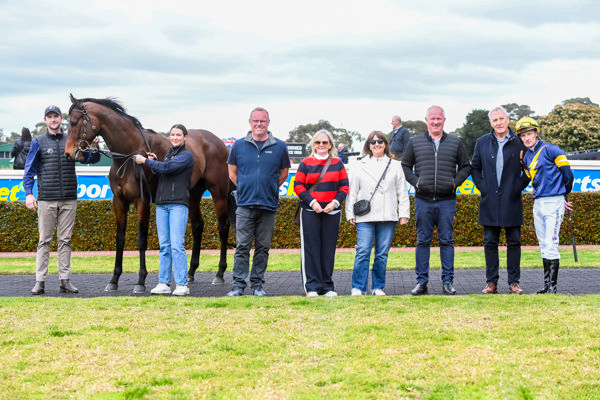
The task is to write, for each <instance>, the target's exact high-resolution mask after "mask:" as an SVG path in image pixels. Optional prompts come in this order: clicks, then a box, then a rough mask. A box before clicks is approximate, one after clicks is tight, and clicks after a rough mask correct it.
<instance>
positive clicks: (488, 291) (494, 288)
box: [481, 282, 498, 294]
mask: <svg viewBox="0 0 600 400" xmlns="http://www.w3.org/2000/svg"><path fill="white" fill-rule="evenodd" d="M481 293H483V294H493V293H498V287H497V286H496V285H494V284H493V283H489V282H488V284H487V285H486V286H485V288H484V289H483V290H482V291H481Z"/></svg>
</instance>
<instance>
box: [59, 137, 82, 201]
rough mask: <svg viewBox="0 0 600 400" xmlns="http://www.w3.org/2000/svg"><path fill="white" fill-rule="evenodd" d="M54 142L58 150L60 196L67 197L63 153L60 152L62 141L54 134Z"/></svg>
mask: <svg viewBox="0 0 600 400" xmlns="http://www.w3.org/2000/svg"><path fill="white" fill-rule="evenodd" d="M54 139H55V140H54V142H55V143H56V151H57V154H58V179H59V182H60V184H59V187H60V197H61V199H64V198H65V188H64V184H63V168H62V166H63V164H62V158H61V154H60V142H59V141H58V137H57V136H56V135H55V136H54ZM75 180H77V178H75Z"/></svg>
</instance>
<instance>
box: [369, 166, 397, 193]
mask: <svg viewBox="0 0 600 400" xmlns="http://www.w3.org/2000/svg"><path fill="white" fill-rule="evenodd" d="M391 162H392V159H391V158H390V160H389V161H388V163H387V165H386V166H385V169H384V170H383V174H381V178H379V181H378V182H377V186H375V189H373V194H372V195H371V198H370V199H369V202H370V201H371V200H373V196H375V192H376V191H377V188H378V187H379V184H380V183H381V181H382V180H383V178H384V177H385V174H386V173H387V170H388V168H389V166H390V163H391Z"/></svg>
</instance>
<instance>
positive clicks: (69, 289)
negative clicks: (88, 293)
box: [60, 279, 79, 293]
mask: <svg viewBox="0 0 600 400" xmlns="http://www.w3.org/2000/svg"><path fill="white" fill-rule="evenodd" d="M60 292H61V293H79V290H77V288H76V287H75V286H73V284H72V283H71V280H70V279H61V280H60Z"/></svg>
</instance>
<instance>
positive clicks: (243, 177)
mask: <svg viewBox="0 0 600 400" xmlns="http://www.w3.org/2000/svg"><path fill="white" fill-rule="evenodd" d="M249 122H250V129H251V130H250V132H248V134H247V135H246V137H245V138H243V139H238V140H236V141H235V142H234V144H233V147H232V148H231V152H230V153H229V159H228V160H227V164H229V165H228V168H229V178H230V179H231V181H232V182H233V183H234V184H236V185H237V197H236V201H237V210H236V213H235V215H236V224H235V228H236V246H235V255H234V257H233V285H232V288H231V291H229V293H227V295H228V296H230V297H233V296H242V295H243V294H244V289H245V288H246V285H247V284H246V278H247V277H248V270H249V268H250V250H251V248H252V242H253V241H254V244H255V249H254V257H253V258H252V271H251V273H250V283H251V288H252V294H253V295H254V296H264V295H265V294H266V293H265V291H264V290H263V283H264V282H265V279H264V275H265V271H266V270H267V264H268V261H269V250H270V248H271V239H272V238H273V231H274V228H275V214H276V213H277V209H278V208H279V186H281V185H282V184H283V182H285V180H286V179H287V176H288V171H289V168H290V156H289V154H288V150H287V147H286V145H285V142H283V141H281V140H279V139H277V138H275V137H274V136H273V134H272V133H271V132H269V130H268V128H269V113H268V112H267V110H265V109H264V108H260V107H257V108H255V109H254V110H252V112H251V113H250V120H249Z"/></svg>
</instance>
